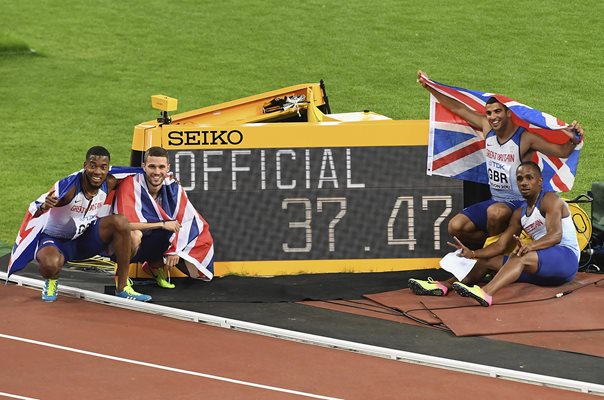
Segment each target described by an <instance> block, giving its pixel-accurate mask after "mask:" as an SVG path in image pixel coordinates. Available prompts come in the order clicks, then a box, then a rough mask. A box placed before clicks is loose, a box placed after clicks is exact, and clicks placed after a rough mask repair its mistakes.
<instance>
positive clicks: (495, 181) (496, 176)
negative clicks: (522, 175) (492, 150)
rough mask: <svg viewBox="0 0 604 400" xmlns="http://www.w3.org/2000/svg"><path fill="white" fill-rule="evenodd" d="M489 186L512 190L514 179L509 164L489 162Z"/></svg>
mask: <svg viewBox="0 0 604 400" xmlns="http://www.w3.org/2000/svg"><path fill="white" fill-rule="evenodd" d="M487 168H488V170H489V185H490V186H491V187H492V188H494V189H499V190H512V179H511V174H510V170H511V168H512V166H511V165H509V164H502V163H500V162H497V161H494V160H488V163H487Z"/></svg>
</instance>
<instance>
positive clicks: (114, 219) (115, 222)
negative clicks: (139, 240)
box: [106, 214, 131, 234]
mask: <svg viewBox="0 0 604 400" xmlns="http://www.w3.org/2000/svg"><path fill="white" fill-rule="evenodd" d="M106 218H107V219H108V222H109V224H110V225H111V228H112V230H113V231H114V232H116V233H122V234H126V233H127V234H130V233H131V231H130V223H129V222H128V219H127V218H126V217H124V216H123V215H121V214H115V215H111V216H109V217H106Z"/></svg>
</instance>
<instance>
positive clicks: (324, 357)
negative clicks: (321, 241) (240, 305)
mask: <svg viewBox="0 0 604 400" xmlns="http://www.w3.org/2000/svg"><path fill="white" fill-rule="evenodd" d="M0 302H1V303H0V304H2V318H1V322H0V334H1V335H3V336H1V337H0V392H4V393H9V394H12V395H18V396H24V397H28V398H35V399H49V400H52V399H108V398H123V397H128V398H135V399H145V400H151V399H221V400H222V399H263V400H266V399H303V398H343V399H363V400H367V399H404V398H412V399H440V398H451V399H457V398H458V399H469V398H480V397H482V396H484V397H485V398H489V399H510V398H514V397H515V398H533V399H574V398H588V395H586V394H581V393H576V392H570V391H566V390H558V389H553V388H545V387H541V386H536V385H529V384H523V383H518V382H511V381H505V380H501V379H494V378H488V377H482V376H477V375H472V374H464V373H460V372H453V371H447V370H443V369H438V368H430V367H424V366H418V365H413V364H407V363H403V362H399V361H393V360H387V359H382V358H377V357H371V356H365V355H361V354H355V353H351V352H345V351H340V350H334V349H328V348H322V347H317V346H311V345H306V344H301V343H295V342H291V341H286V340H279V339H274V338H270V337H265V336H260V335H254V334H248V333H242V332H236V331H232V330H227V329H222V328H216V327H210V326H205V325H202V324H197V323H193V322H187V321H179V320H175V319H171V318H166V317H161V316H157V315H150V314H144V313H140V312H135V311H129V310H124V309H118V308H114V307H109V306H105V305H100V304H94V303H90V302H86V301H83V300H78V299H73V298H68V297H63V296H60V297H59V300H58V301H57V302H55V303H50V304H47V303H43V302H42V301H41V300H40V293H39V291H36V290H32V289H27V288H23V287H17V286H6V285H1V286H0ZM8 336H12V337H13V338H10V337H8ZM17 338H26V339H31V340H35V341H39V342H42V343H27V342H23V341H21V340H19V339H17ZM49 345H54V346H64V347H65V348H56V347H49ZM75 349H77V351H84V352H91V353H87V354H82V353H81V352H76V350H75ZM108 357H116V358H115V359H110V358H108ZM143 363H147V364H143ZM170 368H172V369H173V370H169V369H170ZM204 374H205V375H204ZM224 379H227V380H224ZM228 379H231V380H236V381H228ZM254 385H265V387H258V386H254ZM292 391H296V392H301V393H292ZM313 396H324V397H313ZM0 398H5V397H3V396H2V394H0ZM7 398H10V397H7ZM589 398H591V396H589Z"/></svg>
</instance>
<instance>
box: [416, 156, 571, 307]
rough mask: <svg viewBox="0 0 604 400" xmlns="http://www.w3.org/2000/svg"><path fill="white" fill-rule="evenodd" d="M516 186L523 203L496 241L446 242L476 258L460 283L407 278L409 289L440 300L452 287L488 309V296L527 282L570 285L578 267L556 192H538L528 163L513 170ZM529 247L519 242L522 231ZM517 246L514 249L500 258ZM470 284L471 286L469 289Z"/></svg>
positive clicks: (536, 174)
mask: <svg viewBox="0 0 604 400" xmlns="http://www.w3.org/2000/svg"><path fill="white" fill-rule="evenodd" d="M516 181H517V184H518V188H519V189H520V193H521V194H522V196H523V197H524V199H525V202H524V203H523V204H522V206H521V207H520V208H518V209H516V211H514V214H513V215H512V218H511V220H510V225H509V226H508V228H507V229H506V230H505V231H504V232H503V233H502V234H501V237H500V238H499V240H498V241H496V242H494V243H492V244H491V245H489V246H487V247H485V248H482V249H478V250H470V249H469V248H468V247H466V246H464V245H463V244H462V243H461V241H459V239H458V238H457V237H455V238H454V239H455V243H449V245H450V246H453V247H455V248H457V249H459V250H461V253H460V254H459V256H461V257H466V258H475V259H478V261H477V262H476V264H475V265H474V267H473V268H472V270H471V271H470V273H469V274H468V276H466V277H465V278H464V279H463V280H462V281H461V282H456V280H455V279H454V278H451V279H449V280H447V281H442V282H437V281H432V280H428V281H420V280H417V279H409V288H410V289H411V290H412V291H413V293H415V294H418V295H432V296H444V295H446V294H447V292H448V291H449V289H451V288H453V289H454V290H455V291H456V292H457V293H458V294H460V295H461V296H464V297H468V296H469V297H471V298H473V299H475V300H476V301H478V303H480V305H482V306H485V307H488V306H490V305H491V304H492V302H493V297H492V296H493V295H495V293H497V291H498V290H500V289H501V288H503V287H505V286H507V285H509V284H510V283H513V282H529V283H533V284H535V285H542V286H558V285H562V284H564V283H566V282H570V281H571V280H572V279H573V278H574V277H575V274H576V273H577V269H578V267H579V257H580V251H579V244H578V242H577V235H576V231H575V226H574V223H573V221H572V216H571V213H570V210H569V208H568V205H567V204H566V202H564V201H563V200H562V199H561V198H560V197H558V195H557V194H556V193H553V192H543V191H542V184H543V178H542V177H541V170H540V169H539V166H538V165H537V164H535V163H534V162H532V161H525V162H523V163H521V164H520V166H519V167H518V169H517V170H516ZM523 229H524V231H525V232H526V233H527V234H528V235H529V236H530V238H531V239H532V241H531V242H528V243H523V242H521V241H520V239H519V236H520V233H521V232H522V230H523ZM514 242H516V244H517V247H516V249H515V250H514V251H513V252H512V253H511V254H510V255H509V257H508V256H505V255H504V253H505V251H506V249H507V248H509V245H511V244H513V243H514ZM491 272H496V274H495V276H494V278H493V279H492V280H491V281H490V282H489V283H488V284H487V285H485V286H484V287H482V288H481V287H480V286H478V285H476V283H478V282H480V281H481V280H482V279H483V278H484V277H485V275H486V274H487V273H491ZM470 285H473V286H470Z"/></svg>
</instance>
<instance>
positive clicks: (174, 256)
mask: <svg viewBox="0 0 604 400" xmlns="http://www.w3.org/2000/svg"><path fill="white" fill-rule="evenodd" d="M169 170H170V163H169V159H168V152H167V151H166V150H165V149H163V148H161V147H151V148H149V149H148V150H147V151H146V152H145V155H144V158H143V173H139V174H135V175H132V176H129V177H127V178H125V179H123V180H122V181H121V183H120V186H119V189H118V192H117V196H116V201H115V204H114V212H117V213H119V214H122V215H124V216H126V218H127V219H128V221H129V222H130V228H131V230H132V235H131V236H132V249H133V253H135V254H134V256H133V258H132V259H131V261H132V262H140V263H143V270H144V271H145V272H147V273H148V274H150V275H152V276H153V277H154V278H155V281H156V282H157V285H158V286H160V287H162V288H165V289H172V288H174V287H175V285H174V284H173V283H172V282H170V280H169V270H170V268H171V267H175V266H177V264H178V263H179V262H180V260H181V258H182V259H183V261H184V264H185V266H186V267H187V268H188V272H189V275H190V276H191V277H192V278H199V279H202V280H210V279H212V277H213V265H214V246H213V240H212V236H211V235H210V231H209V226H208V224H207V222H205V220H204V219H203V218H202V217H201V215H199V213H198V212H197V211H196V210H195V208H194V207H193V205H192V204H191V203H190V202H189V201H188V198H187V196H186V193H185V191H184V189H183V188H182V187H181V186H180V184H179V183H178V182H176V181H174V180H173V179H172V178H171V177H169V176H168V172H169Z"/></svg>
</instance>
